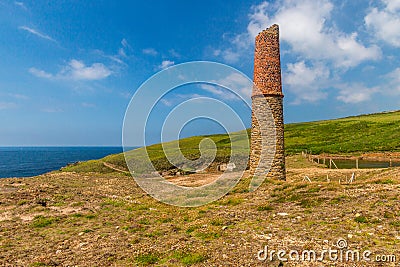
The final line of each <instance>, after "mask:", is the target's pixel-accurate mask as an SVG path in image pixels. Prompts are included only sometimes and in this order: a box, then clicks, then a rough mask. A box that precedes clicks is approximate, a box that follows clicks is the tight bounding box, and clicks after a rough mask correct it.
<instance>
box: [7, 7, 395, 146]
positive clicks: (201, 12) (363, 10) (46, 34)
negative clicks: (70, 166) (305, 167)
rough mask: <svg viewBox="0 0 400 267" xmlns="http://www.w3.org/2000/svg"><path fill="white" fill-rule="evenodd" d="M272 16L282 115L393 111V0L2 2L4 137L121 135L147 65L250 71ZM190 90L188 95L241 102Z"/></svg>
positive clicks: (112, 138)
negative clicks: (212, 65)
mask: <svg viewBox="0 0 400 267" xmlns="http://www.w3.org/2000/svg"><path fill="white" fill-rule="evenodd" d="M273 23H278V24H279V25H280V30H281V54H282V55H281V63H282V76H283V90H284V94H285V98H284V101H285V102H284V106H285V121H286V122H300V121H311V120H320V119H330V118H337V117H342V116H349V115H356V114H360V113H372V112H379V111H386V110H397V109H399V104H400V65H399V63H400V57H399V55H400V54H399V48H400V0H376V1H364V0H351V1H333V0H297V1H294V0H278V1H5V0H0V40H1V41H0V122H1V125H2V127H1V128H0V145H1V146H22V145H120V144H121V132H122V123H123V119H124V113H125V110H126V108H127V106H128V104H129V101H130V98H131V97H132V96H133V95H134V93H135V91H136V90H137V88H138V87H139V86H140V85H141V84H142V83H143V82H145V81H146V80H147V79H148V78H149V77H150V76H151V75H153V74H155V73H156V72H158V71H160V70H161V69H164V68H166V67H168V66H171V65H176V64H179V63H184V62H188V61H193V60H210V61H216V62H220V63H225V64H228V65H230V66H233V67H235V68H237V69H238V70H240V71H242V72H243V73H244V74H246V75H248V76H249V77H250V78H251V77H252V72H253V50H254V44H253V43H254V37H255V35H256V34H257V33H258V32H259V31H261V30H262V29H264V28H266V27H268V26H270V25H271V24H273ZM198 89H199V88H194V87H188V88H187V89H186V91H185V93H187V94H188V95H193V94H194V93H196V94H201V95H202V96H206V97H215V98H217V99H220V100H223V101H226V102H227V103H230V105H232V106H235V107H237V109H239V110H240V109H241V107H240V104H237V103H234V102H232V101H231V99H229V97H226V96H227V95H226V94H219V93H218V91H217V90H203V91H199V90H198ZM177 94H179V95H182V92H175V95H174V94H173V95H170V96H168V97H166V99H164V101H163V102H162V103H164V104H165V106H166V107H168V106H170V104H171V99H178V98H179V97H177ZM161 110H162V109H161ZM165 110H168V109H167V108H166V109H165ZM244 114H246V113H245V112H244ZM243 117H244V122H245V125H247V126H249V125H250V116H247V117H246V116H243ZM195 124H196V123H193V125H195ZM188 126H189V125H188ZM186 128H187V129H186V130H185V133H184V134H183V135H192V134H196V133H204V132H213V131H214V132H218V131H220V130H221V129H220V128H218V126H216V124H215V123H214V124H213V123H209V122H206V121H203V122H201V121H199V122H198V123H197V126H195V127H193V130H188V128H189V127H186ZM198 129H202V131H199V130H198ZM155 132H156V131H155ZM149 135H150V136H151V135H156V134H155V133H152V129H151V126H150V129H149ZM152 140H154V141H156V140H157V138H156V137H154V139H152ZM141 142H142V141H141V140H138V141H137V145H141Z"/></svg>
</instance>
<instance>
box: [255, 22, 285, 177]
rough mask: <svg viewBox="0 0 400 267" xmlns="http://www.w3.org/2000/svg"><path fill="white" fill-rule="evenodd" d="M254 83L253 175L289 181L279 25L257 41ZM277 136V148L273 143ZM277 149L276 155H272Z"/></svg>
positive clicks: (273, 26)
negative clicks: (286, 165) (287, 179)
mask: <svg viewBox="0 0 400 267" xmlns="http://www.w3.org/2000/svg"><path fill="white" fill-rule="evenodd" d="M253 81H254V88H253V94H252V97H251V98H252V109H253V114H252V129H251V150H250V173H251V175H254V176H265V175H266V177H267V178H274V179H280V180H286V170H285V148H284V124H283V94H282V81H281V63H280V51H279V26H278V25H276V24H274V25H272V26H271V27H269V28H268V29H266V30H263V31H262V32H260V33H259V34H258V35H257V37H256V43H255V53H254V77H253ZM267 105H269V107H268V106H267ZM268 112H271V113H272V117H271V115H268ZM255 114H257V116H255ZM257 118H258V120H257ZM272 118H273V119H272ZM272 120H273V121H272ZM260 125H263V127H260ZM274 128H275V130H274ZM273 132H275V135H276V142H275V144H274V143H271V140H272V139H271V134H273ZM272 138H273V135H272ZM263 146H264V147H263ZM274 146H275V155H274V154H273V152H271V151H273V150H274V149H273V147H274ZM272 157H273V158H272ZM268 159H269V160H268ZM271 161H272V166H269V165H270V162H271ZM269 167H270V168H269Z"/></svg>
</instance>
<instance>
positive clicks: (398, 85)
mask: <svg viewBox="0 0 400 267" xmlns="http://www.w3.org/2000/svg"><path fill="white" fill-rule="evenodd" d="M385 76H386V77H385V78H386V80H387V81H388V82H387V83H386V84H385V87H388V88H389V89H387V90H385V91H386V92H387V93H389V94H399V93H400V67H399V68H396V69H394V70H393V71H392V72H390V73H389V74H387V75H385Z"/></svg>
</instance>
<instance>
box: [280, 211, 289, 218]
mask: <svg viewBox="0 0 400 267" xmlns="http://www.w3.org/2000/svg"><path fill="white" fill-rule="evenodd" d="M277 215H279V216H282V217H283V216H288V215H289V214H287V213H286V212H278V213H277Z"/></svg>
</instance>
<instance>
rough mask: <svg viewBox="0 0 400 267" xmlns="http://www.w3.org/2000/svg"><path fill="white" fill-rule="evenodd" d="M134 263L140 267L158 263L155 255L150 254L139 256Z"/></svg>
mask: <svg viewBox="0 0 400 267" xmlns="http://www.w3.org/2000/svg"><path fill="white" fill-rule="evenodd" d="M135 260H136V262H137V263H138V264H140V265H142V266H147V265H149V264H155V263H157V262H158V261H159V258H158V256H157V255H155V254H152V253H147V254H140V255H138V256H137V257H136V258H135Z"/></svg>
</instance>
